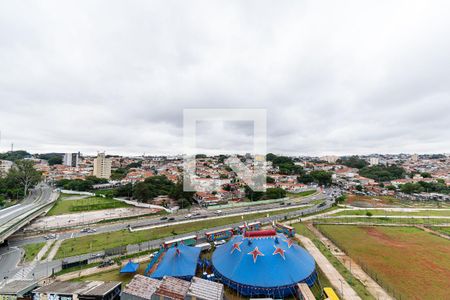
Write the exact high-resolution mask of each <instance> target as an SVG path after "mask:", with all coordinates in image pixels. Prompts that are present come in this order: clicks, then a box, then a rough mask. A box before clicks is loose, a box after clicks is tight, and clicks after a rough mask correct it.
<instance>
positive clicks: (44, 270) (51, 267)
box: [16, 201, 333, 279]
mask: <svg viewBox="0 0 450 300" xmlns="http://www.w3.org/2000/svg"><path fill="white" fill-rule="evenodd" d="M332 204H333V202H332V201H327V204H326V206H318V205H315V206H313V207H310V208H307V209H304V210H302V211H301V212H300V213H301V214H311V213H315V212H319V211H321V210H323V209H326V208H328V207H330V206H331V205H332ZM298 215H299V211H293V212H289V213H285V214H281V215H277V216H273V217H269V218H266V217H264V218H260V219H258V221H260V222H262V223H266V224H267V223H270V222H272V221H273V220H284V218H285V217H288V218H289V217H294V216H298ZM183 220H184V219H183ZM234 225H236V226H237V225H241V223H236V224H228V225H224V226H219V227H214V228H208V229H204V230H199V231H197V232H195V234H197V235H198V236H199V237H200V238H199V240H198V242H199V243H201V242H204V234H205V233H206V232H208V231H211V230H217V229H221V228H226V227H230V226H231V227H234ZM192 234H193V233H186V234H182V235H179V236H177V238H181V237H184V236H189V235H192ZM171 239H173V237H167V238H163V239H158V240H151V241H147V242H143V243H141V244H133V245H128V246H127V249H126V250H127V253H128V254H131V253H137V252H142V251H146V250H151V249H158V248H159V245H161V243H163V242H165V241H167V240H171ZM104 254H105V252H104V251H98V252H93V253H88V254H82V255H78V256H72V257H67V258H64V259H59V260H54V261H50V262H47V261H43V262H40V263H38V264H37V265H36V266H35V267H34V269H33V272H32V273H29V274H28V278H29V279H31V278H46V277H48V276H50V275H52V273H53V272H55V273H56V272H58V271H59V270H61V266H62V263H63V262H64V263H72V262H77V261H82V260H89V261H90V262H92V260H94V259H95V258H96V257H102V256H103V255H104ZM99 260H101V258H99ZM16 272H17V271H16ZM19 272H20V271H19ZM19 274H20V273H19ZM25 278H26V277H25Z"/></svg>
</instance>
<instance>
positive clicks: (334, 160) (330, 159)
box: [320, 155, 339, 164]
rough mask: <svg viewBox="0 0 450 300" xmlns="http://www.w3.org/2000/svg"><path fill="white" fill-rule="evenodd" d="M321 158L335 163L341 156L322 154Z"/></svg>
mask: <svg viewBox="0 0 450 300" xmlns="http://www.w3.org/2000/svg"><path fill="white" fill-rule="evenodd" d="M320 159H321V160H324V161H326V162H327V163H330V164H334V163H336V161H337V160H338V159H339V157H338V156H336V155H326V156H322V157H321V158H320Z"/></svg>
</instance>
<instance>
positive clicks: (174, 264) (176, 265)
mask: <svg viewBox="0 0 450 300" xmlns="http://www.w3.org/2000/svg"><path fill="white" fill-rule="evenodd" d="M200 252H201V249H200V248H196V247H190V246H186V245H184V244H179V245H178V246H177V247H171V248H169V249H168V250H167V251H166V252H165V253H164V254H163V255H164V256H163V258H162V259H161V261H160V262H159V264H158V267H157V268H156V270H155V271H154V272H153V273H152V274H150V277H151V278H156V279H160V278H163V277H164V276H172V277H178V278H184V279H190V278H191V277H193V276H194V275H195V270H196V269H197V262H198V258H199V256H200Z"/></svg>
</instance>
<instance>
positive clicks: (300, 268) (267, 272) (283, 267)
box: [212, 234, 317, 298]
mask: <svg viewBox="0 0 450 300" xmlns="http://www.w3.org/2000/svg"><path fill="white" fill-rule="evenodd" d="M212 263H213V269H214V273H215V274H216V276H217V277H218V278H221V280H222V282H223V283H224V284H226V285H228V286H229V287H231V288H233V289H235V290H237V291H238V292H239V293H240V294H242V295H244V296H250V297H251V296H257V295H265V296H271V297H275V298H276V297H287V296H289V295H292V294H293V292H294V290H295V285H296V284H297V283H298V282H306V283H307V284H308V285H310V286H311V285H313V284H314V282H315V281H316V279H317V273H316V270H315V268H316V267H315V261H314V259H313V257H312V256H311V255H310V254H309V253H308V252H307V251H306V250H304V249H303V248H302V247H300V246H298V245H297V244H295V243H293V242H292V241H291V240H289V239H288V238H287V237H286V236H284V235H281V234H276V236H261V237H254V238H252V237H244V236H236V237H234V238H232V239H231V240H230V241H229V242H228V243H226V244H224V245H222V246H221V247H219V248H217V249H216V250H215V251H214V253H213V256H212Z"/></svg>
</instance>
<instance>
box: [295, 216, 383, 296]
mask: <svg viewBox="0 0 450 300" xmlns="http://www.w3.org/2000/svg"><path fill="white" fill-rule="evenodd" d="M292 226H293V227H294V228H295V231H296V232H297V233H298V234H300V235H303V236H305V237H307V238H309V239H310V240H311V241H312V242H313V243H314V245H316V247H317V248H318V249H319V250H320V252H322V254H323V255H324V256H325V257H326V258H327V259H328V261H329V262H330V263H331V264H332V265H333V266H334V267H335V268H336V270H337V271H338V272H339V273H340V274H341V275H342V277H344V278H345V281H347V282H348V284H349V285H350V286H351V287H353V289H354V290H355V292H356V293H357V294H358V295H359V296H360V297H361V299H364V300H374V299H375V298H374V297H372V295H371V294H370V293H369V291H367V289H366V288H365V287H364V285H363V284H362V283H361V282H360V281H359V280H358V279H356V278H355V277H354V276H353V275H352V274H351V273H350V272H349V271H348V270H347V268H345V266H344V265H342V263H341V262H340V261H339V260H338V259H337V258H336V257H335V256H334V255H333V254H332V253H331V252H330V250H329V249H328V248H327V247H326V246H325V245H324V244H322V242H321V241H320V240H319V239H318V238H317V237H316V236H315V235H314V234H313V233H312V232H311V231H310V230H309V229H308V227H306V226H305V225H304V224H303V223H295V224H292ZM322 273H323V272H322ZM319 279H320V278H319ZM325 279H326V277H325ZM321 283H322V286H323V287H326V286H331V283H330V282H329V281H328V279H326V281H325V282H322V280H321Z"/></svg>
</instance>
